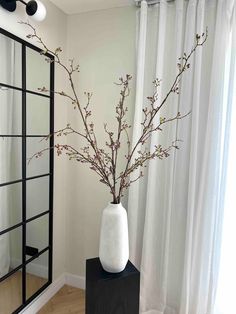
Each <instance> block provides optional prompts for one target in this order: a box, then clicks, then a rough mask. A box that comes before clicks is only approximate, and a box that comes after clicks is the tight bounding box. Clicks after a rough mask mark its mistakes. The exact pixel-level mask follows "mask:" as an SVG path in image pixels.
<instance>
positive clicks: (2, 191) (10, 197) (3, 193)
mask: <svg viewBox="0 0 236 314" xmlns="http://www.w3.org/2000/svg"><path fill="white" fill-rule="evenodd" d="M0 200H1V201H0V213H1V214H0V216H1V219H0V232H1V231H3V230H6V229H8V228H10V227H12V226H14V225H17V224H18V223H20V222H21V221H22V183H16V184H10V185H5V186H2V187H0Z"/></svg>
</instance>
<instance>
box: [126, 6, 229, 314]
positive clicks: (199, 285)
mask: <svg viewBox="0 0 236 314" xmlns="http://www.w3.org/2000/svg"><path fill="white" fill-rule="evenodd" d="M234 6H235V1H234V0H189V1H185V0H176V1H173V2H167V1H164V0H161V1H160V4H157V5H154V6H148V5H147V2H146V1H142V3H141V10H140V14H139V16H138V21H139V23H138V25H139V32H138V34H139V38H138V43H137V47H138V57H137V59H138V65H137V84H136V88H137V94H136V108H135V117H134V124H133V125H134V130H133V141H134V142H135V139H137V137H138V136H139V134H140V131H141V126H140V123H141V120H142V109H143V107H144V106H146V105H147V101H146V96H150V95H152V94H153V89H152V87H151V82H152V81H153V79H154V78H156V77H157V78H160V79H162V82H161V87H160V89H159V99H160V100H161V99H162V98H163V97H164V95H165V93H166V92H167V90H168V88H169V87H170V84H171V82H173V79H174V77H175V75H176V73H177V67H176V63H177V62H178V58H179V57H181V56H182V55H183V53H184V52H186V53H188V52H189V51H190V50H191V48H192V46H193V44H194V40H195V35H196V34H197V33H199V34H202V33H203V32H205V30H206V27H208V33H209V37H208V40H207V43H206V44H205V46H204V47H203V48H202V49H199V50H198V51H197V53H196V54H195V56H194V58H193V59H192V60H191V66H190V70H189V71H188V72H186V73H185V74H184V76H183V79H182V82H181V90H180V95H179V96H176V95H174V96H173V97H171V98H170V99H169V101H168V105H167V106H166V108H165V109H164V110H163V111H162V113H161V115H162V116H165V117H172V116H174V115H176V113H177V112H178V111H180V112H181V113H182V114H184V113H187V112H189V110H191V116H189V117H187V118H185V120H182V121H179V122H178V123H173V124H172V125H169V126H167V127H165V129H164V130H163V131H162V132H161V133H159V134H155V135H153V136H152V138H151V141H150V146H151V147H153V145H155V144H162V145H166V146H169V144H170V143H171V142H172V140H174V139H175V138H177V139H181V140H183V142H182V143H181V144H180V150H178V151H173V152H172V154H171V156H170V157H169V158H168V159H166V160H164V161H151V162H150V163H149V167H148V169H147V171H146V172H147V173H146V177H145V179H144V180H140V181H137V182H136V183H134V185H133V186H132V187H131V189H130V192H129V204H128V213H129V232H130V255H131V261H133V262H134V264H135V265H136V266H137V267H138V268H140V270H141V313H148V314H211V313H213V308H214V300H215V294H216V288H217V280H218V268H219V265H218V264H219V254H220V242H221V241H220V240H221V229H222V215H223V203H224V186H225V171H226V167H225V161H226V160H227V149H222V148H223V147H225V146H224V145H225V142H226V141H227V135H228V134H227V132H223V128H224V126H225V120H226V118H227V112H228V111H227V110H226V109H225V106H224V98H225V81H226V79H227V75H226V72H227V49H226V48H227V46H228V43H229V39H230V30H231V27H232V14H233V10H234ZM227 104H228V106H230V105H231V104H232V102H231V103H230V101H229V102H227Z"/></svg>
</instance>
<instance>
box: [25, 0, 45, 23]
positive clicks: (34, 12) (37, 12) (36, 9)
mask: <svg viewBox="0 0 236 314" xmlns="http://www.w3.org/2000/svg"><path fill="white" fill-rule="evenodd" d="M26 12H27V14H28V15H29V16H30V17H31V18H32V19H34V20H35V21H37V22H41V21H43V20H44V19H45V17H46V15H47V11H46V8H45V6H44V4H43V3H42V2H41V1H39V0H37V1H34V0H31V1H29V2H28V3H27V5H26Z"/></svg>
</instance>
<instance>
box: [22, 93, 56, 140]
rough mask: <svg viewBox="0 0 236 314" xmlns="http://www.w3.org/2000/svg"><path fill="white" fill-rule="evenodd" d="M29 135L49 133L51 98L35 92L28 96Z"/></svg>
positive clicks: (27, 123)
mask: <svg viewBox="0 0 236 314" xmlns="http://www.w3.org/2000/svg"><path fill="white" fill-rule="evenodd" d="M26 114H27V122H26V125H27V135H48V134H49V133H50V131H49V122H50V99H49V98H46V97H40V96H37V95H34V94H29V93H28V94H27V96H26Z"/></svg>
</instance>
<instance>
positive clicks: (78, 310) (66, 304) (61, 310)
mask: <svg viewBox="0 0 236 314" xmlns="http://www.w3.org/2000/svg"><path fill="white" fill-rule="evenodd" d="M84 313H85V292H84V291H83V290H81V289H77V288H73V287H70V286H67V285H65V286H63V287H62V288H61V289H60V290H59V291H58V293H57V294H55V296H54V297H53V298H52V299H51V300H50V301H49V302H48V303H47V304H46V305H45V306H44V307H43V308H42V309H41V310H40V311H39V312H38V314H84Z"/></svg>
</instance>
